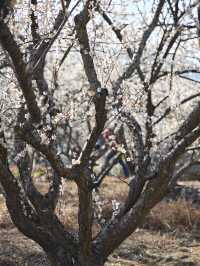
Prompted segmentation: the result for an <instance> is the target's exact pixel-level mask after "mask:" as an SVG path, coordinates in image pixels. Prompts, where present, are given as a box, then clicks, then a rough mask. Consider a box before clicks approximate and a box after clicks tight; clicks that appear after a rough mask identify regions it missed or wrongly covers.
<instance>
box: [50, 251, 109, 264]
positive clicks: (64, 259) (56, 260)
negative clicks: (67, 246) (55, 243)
mask: <svg viewBox="0 0 200 266" xmlns="http://www.w3.org/2000/svg"><path fill="white" fill-rule="evenodd" d="M47 257H48V259H49V262H50V265H51V266H103V265H104V263H103V262H96V258H95V260H94V259H93V258H88V260H87V261H86V260H84V261H83V260H81V259H80V258H74V257H73V256H72V255H71V254H67V253H66V252H65V251H64V250H63V248H58V249H57V250H56V251H51V252H47ZM98 261H99V260H98Z"/></svg>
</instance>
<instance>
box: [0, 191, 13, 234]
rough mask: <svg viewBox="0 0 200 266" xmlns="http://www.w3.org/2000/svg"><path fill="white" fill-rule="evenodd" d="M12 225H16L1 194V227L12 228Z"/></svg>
mask: <svg viewBox="0 0 200 266" xmlns="http://www.w3.org/2000/svg"><path fill="white" fill-rule="evenodd" d="M12 227H14V225H13V224H12V221H11V219H10V216H9V214H8V211H7V208H6V205H5V201H4V200H3V197H2V196H1V195H0V229H10V228H12Z"/></svg>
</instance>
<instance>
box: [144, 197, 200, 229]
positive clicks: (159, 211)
mask: <svg viewBox="0 0 200 266" xmlns="http://www.w3.org/2000/svg"><path fill="white" fill-rule="evenodd" d="M144 228H147V229H152V230H165V231H166V230H175V229H176V230H180V231H183V230H184V231H189V230H191V229H195V228H200V208H198V207H197V206H196V205H194V204H193V203H192V202H191V201H186V200H185V199H183V198H180V199H178V200H177V201H172V202H161V203H159V204H158V205H156V206H155V207H154V208H153V209H152V211H151V213H150V215H149V216H148V217H147V219H146V222H145V225H144Z"/></svg>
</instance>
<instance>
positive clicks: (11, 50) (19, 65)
mask: <svg viewBox="0 0 200 266" xmlns="http://www.w3.org/2000/svg"><path fill="white" fill-rule="evenodd" d="M0 43H1V45H2V47H3V49H4V50H5V51H7V53H8V54H9V56H10V58H11V59H12V62H13V65H14V69H15V73H16V78H17V80H18V82H19V85H20V88H21V90H22V93H23V95H24V98H25V100H26V104H27V107H28V110H29V113H30V115H31V118H32V120H33V121H34V122H40V120H41V113H40V109H39V107H38V105H37V102H36V97H35V94H34V91H33V87H32V80H31V76H30V73H29V72H28V70H27V66H26V64H25V62H24V60H23V55H22V53H21V51H20V49H19V47H18V45H17V43H16V41H15V40H14V37H13V36H12V34H11V32H10V30H9V28H8V26H7V25H6V24H5V23H4V22H3V21H2V20H0Z"/></svg>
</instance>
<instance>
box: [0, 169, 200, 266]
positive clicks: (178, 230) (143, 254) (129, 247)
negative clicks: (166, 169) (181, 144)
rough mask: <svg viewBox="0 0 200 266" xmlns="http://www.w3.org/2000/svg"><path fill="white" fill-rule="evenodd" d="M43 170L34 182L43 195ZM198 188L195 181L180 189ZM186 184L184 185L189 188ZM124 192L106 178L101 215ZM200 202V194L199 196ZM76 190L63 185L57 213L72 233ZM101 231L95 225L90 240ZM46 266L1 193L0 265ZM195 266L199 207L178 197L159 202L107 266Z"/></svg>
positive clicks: (199, 250)
mask: <svg viewBox="0 0 200 266" xmlns="http://www.w3.org/2000/svg"><path fill="white" fill-rule="evenodd" d="M41 174H42V171H41V172H39V171H38V172H37V173H36V174H35V183H36V186H37V187H38V189H39V190H40V191H41V192H45V191H47V188H48V185H47V182H45V181H44V178H43V181H41V178H40V175H41ZM185 185H187V186H188V187H190V190H191V188H193V187H194V188H195V189H196V190H199V189H200V185H199V184H198V182H191V183H190V182H186V183H184V186H185ZM187 186H186V187H187ZM127 191H128V185H127V184H126V180H120V179H118V178H116V177H107V178H106V179H105V181H104V182H103V184H102V189H101V190H100V192H99V193H98V196H99V197H100V199H102V200H103V204H102V217H103V218H104V220H105V221H106V219H109V217H110V216H111V215H112V200H117V201H119V202H121V201H123V200H124V198H125V197H126V193H127ZM199 202H200V194H199ZM77 211H78V201H77V189H76V185H74V184H73V183H72V182H66V183H64V184H63V191H62V194H61V199H60V201H59V203H58V206H57V210H56V212H57V214H58V216H59V218H60V220H61V221H62V222H63V223H64V225H65V226H66V228H70V229H72V230H76V229H77V227H78V224H77ZM99 230H100V225H99V223H98V222H95V223H94V227H93V234H94V236H95V235H96V234H97V233H98V231H99ZM9 265H12V266H13V265H19V266H25V265H34V266H36V265H38V266H40V265H48V264H47V261H46V258H45V255H44V254H43V252H42V250H41V249H40V247H39V246H38V245H37V244H35V243H34V242H33V241H31V240H29V239H27V238H26V237H25V236H23V235H22V234H21V233H20V232H19V231H18V230H17V229H16V228H15V227H14V225H13V224H12V221H11V220H10V217H9V214H8V212H7V210H6V206H5V201H4V199H3V197H2V196H1V195H0V266H9ZM114 265H116V266H122V265H123V266H133V265H134V266H142V265H149V266H154V265H155V266H156V265H158V266H161V265H166V266H179V265H180V266H181V265H185V266H198V265H200V208H199V206H198V203H194V202H193V200H192V198H191V199H187V200H186V199H185V198H184V197H183V196H180V197H178V198H176V199H173V198H170V199H167V200H164V201H162V202H161V203H159V204H158V205H157V206H156V207H155V208H154V209H153V210H152V211H151V213H150V214H149V216H148V217H147V219H146V222H145V224H144V225H143V227H142V228H139V229H137V231H136V232H135V233H133V234H132V235H131V236H130V237H129V238H128V239H127V240H126V241H124V242H123V243H122V244H121V246H120V247H119V248H118V250H116V252H115V253H114V254H112V255H111V256H110V257H109V259H108V262H107V263H106V266H114Z"/></svg>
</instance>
